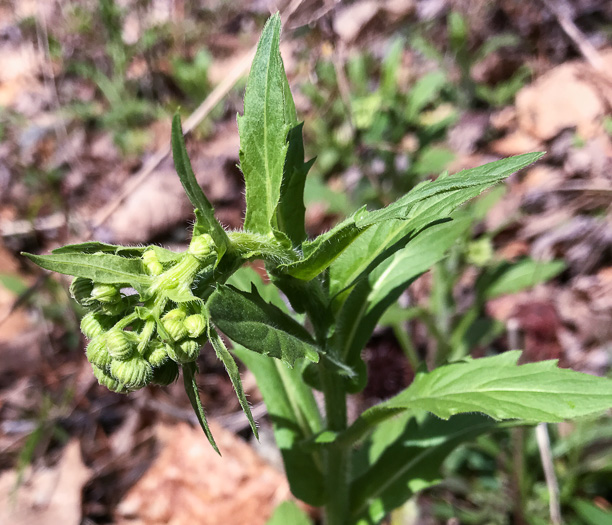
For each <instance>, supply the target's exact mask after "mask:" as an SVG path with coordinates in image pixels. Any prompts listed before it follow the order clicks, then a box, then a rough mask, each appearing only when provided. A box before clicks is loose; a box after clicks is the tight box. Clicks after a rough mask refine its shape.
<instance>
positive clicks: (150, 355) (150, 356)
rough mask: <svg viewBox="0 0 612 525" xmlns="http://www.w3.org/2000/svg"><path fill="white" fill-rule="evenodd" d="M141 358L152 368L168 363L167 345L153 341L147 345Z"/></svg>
mask: <svg viewBox="0 0 612 525" xmlns="http://www.w3.org/2000/svg"><path fill="white" fill-rule="evenodd" d="M143 357H144V358H145V359H146V360H147V361H148V362H149V364H150V365H151V366H152V367H153V368H157V367H159V366H161V365H163V364H164V363H165V362H166V361H168V349H167V345H166V344H165V343H162V342H161V341H159V340H157V339H154V340H153V341H150V342H149V344H148V345H147V348H146V350H145V352H144V356H143Z"/></svg>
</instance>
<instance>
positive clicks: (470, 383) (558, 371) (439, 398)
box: [340, 351, 612, 441]
mask: <svg viewBox="0 0 612 525" xmlns="http://www.w3.org/2000/svg"><path fill="white" fill-rule="evenodd" d="M520 354H521V352H520V351H510V352H505V353H503V354H500V355H497V356H494V357H485V358H481V359H466V360H465V362H459V363H453V364H450V365H446V366H443V367H440V368H437V369H435V370H434V371H432V372H429V373H421V374H417V376H416V377H415V379H414V382H413V383H412V384H411V385H410V386H409V387H408V388H407V389H406V390H404V391H403V392H401V393H399V394H398V395H396V396H395V397H392V398H391V399H389V400H388V401H385V402H384V403H381V404H379V405H376V406H374V407H372V408H370V409H368V410H366V411H365V412H364V413H363V414H362V415H361V416H360V417H359V418H358V419H357V421H356V422H355V423H354V424H353V425H352V426H351V427H349V429H348V430H347V431H346V434H345V435H344V436H342V435H341V436H340V440H342V441H343V440H348V441H353V440H354V439H358V438H359V436H361V435H362V434H363V433H364V432H365V431H367V430H369V429H370V428H372V427H373V426H374V425H376V424H377V423H380V422H381V421H383V420H385V419H387V418H388V417H391V416H392V415H394V414H397V413H400V412H403V411H418V410H426V411H428V412H431V413H433V414H435V415H436V416H438V417H441V418H442V419H448V418H449V417H451V416H452V415H454V414H460V413H466V412H480V413H483V414H486V415H488V416H490V417H492V418H493V419H496V420H502V419H519V420H522V421H525V422H539V421H544V422H550V423H554V422H559V421H563V420H564V419H571V418H576V417H580V416H586V415H589V414H597V413H599V412H603V411H604V410H606V409H608V408H610V407H612V381H611V380H609V379H606V378H602V377H595V376H591V375H588V374H582V373H579V372H575V371H573V370H568V369H564V368H557V362H556V361H541V362H539V363H529V364H526V365H521V366H518V365H517V361H518V359H519V357H520Z"/></svg>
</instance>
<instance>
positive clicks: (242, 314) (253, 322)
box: [207, 285, 319, 366]
mask: <svg viewBox="0 0 612 525" xmlns="http://www.w3.org/2000/svg"><path fill="white" fill-rule="evenodd" d="M207 306H208V309H209V311H210V315H211V317H212V320H213V321H214V323H215V325H216V326H217V327H218V328H219V330H221V331H222V332H223V333H224V334H226V335H227V336H228V337H229V338H230V339H231V340H232V341H235V342H237V343H239V344H241V345H243V346H245V347H246V348H248V349H249V350H252V351H253V352H257V353H260V354H263V355H269V356H271V357H276V358H277V359H282V360H283V361H284V362H285V363H287V364H288V365H289V366H293V364H294V363H295V361H296V359H299V358H301V357H306V358H308V359H310V360H311V361H314V362H317V361H318V360H319V354H318V352H317V347H316V346H315V343H314V341H313V339H312V337H311V336H310V334H309V333H308V332H307V331H306V330H305V329H304V328H303V327H302V326H301V325H300V324H299V323H297V322H296V321H294V320H293V319H292V318H291V317H289V316H288V315H287V314H285V313H284V312H283V311H282V310H281V309H280V308H278V307H276V306H274V305H273V304H270V303H267V302H265V301H264V300H263V299H262V298H261V296H260V295H259V293H258V292H257V289H256V288H255V287H254V286H253V288H252V289H251V291H250V292H242V291H239V290H237V289H236V288H233V287H231V286H223V285H221V286H219V287H218V288H217V290H216V291H215V292H214V293H213V294H212V295H211V296H210V299H209V300H208V303H207Z"/></svg>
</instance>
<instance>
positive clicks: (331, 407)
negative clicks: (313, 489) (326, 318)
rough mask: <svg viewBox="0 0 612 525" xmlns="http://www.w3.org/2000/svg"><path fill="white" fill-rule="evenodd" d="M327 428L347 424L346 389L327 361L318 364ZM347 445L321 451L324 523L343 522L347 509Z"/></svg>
mask: <svg viewBox="0 0 612 525" xmlns="http://www.w3.org/2000/svg"><path fill="white" fill-rule="evenodd" d="M321 383H322V386H323V394H324V395H325V412H326V416H327V428H328V430H332V431H334V432H342V431H343V430H345V429H346V427H347V418H346V392H345V391H344V388H343V385H342V381H341V380H340V379H339V378H338V376H337V375H336V374H334V373H333V371H331V370H329V368H328V365H327V364H326V363H322V364H321ZM350 459H351V458H350V447H346V448H338V449H330V450H328V451H326V452H325V453H324V478H325V494H326V495H327V501H326V503H325V525H345V524H346V522H347V516H348V513H349V475H350Z"/></svg>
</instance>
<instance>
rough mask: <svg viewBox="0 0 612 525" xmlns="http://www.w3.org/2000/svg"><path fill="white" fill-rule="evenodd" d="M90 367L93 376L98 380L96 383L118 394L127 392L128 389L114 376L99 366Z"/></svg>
mask: <svg viewBox="0 0 612 525" xmlns="http://www.w3.org/2000/svg"><path fill="white" fill-rule="evenodd" d="M92 368H93V373H94V376H95V377H96V379H97V380H98V383H99V384H101V385H102V386H105V387H106V388H108V389H109V390H111V391H112V392H117V393H118V394H127V393H128V392H129V389H128V388H127V387H126V386H125V385H123V384H121V383H120V382H119V381H117V380H116V379H115V378H114V377H111V376H110V375H108V374H107V373H106V372H105V371H104V370H102V369H101V368H98V367H97V366H92Z"/></svg>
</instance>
